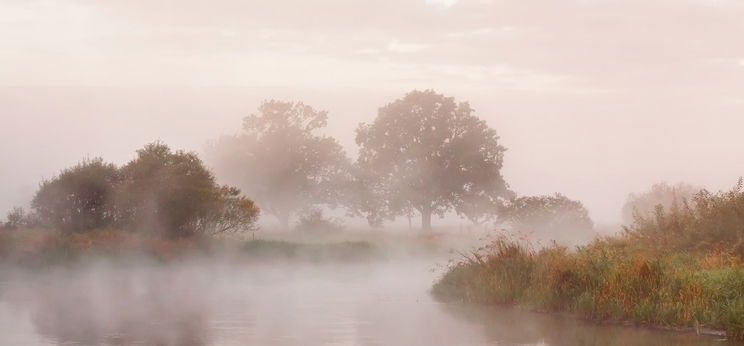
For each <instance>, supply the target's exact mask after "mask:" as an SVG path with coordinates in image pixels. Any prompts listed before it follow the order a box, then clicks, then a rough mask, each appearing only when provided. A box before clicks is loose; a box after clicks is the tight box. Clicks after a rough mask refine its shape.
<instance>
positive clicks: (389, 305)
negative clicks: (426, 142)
mask: <svg viewBox="0 0 744 346" xmlns="http://www.w3.org/2000/svg"><path fill="white" fill-rule="evenodd" d="M435 263H439V264H442V263H444V257H441V256H440V257H439V258H432V257H425V258H414V257H408V258H401V257H398V258H396V259H395V260H388V259H379V260H371V261H364V262H359V261H354V262H351V263H288V262H284V261H261V262H256V263H248V264H245V263H243V264H236V263H234V262H229V261H224V260H217V259H211V260H208V261H204V260H203V259H201V260H199V261H184V262H180V263H172V264H162V265H152V264H149V265H147V264H142V263H130V264H113V263H110V262H108V263H107V262H100V263H97V264H92V265H88V266H83V267H76V268H57V269H52V270H49V271H43V272H25V271H16V270H7V271H4V272H3V276H2V277H3V279H2V282H0V321H1V322H2V326H3V330H2V331H3V332H2V333H1V334H0V344H2V345H272V346H274V345H442V346H444V345H516V344H519V345H581V344H588V345H599V344H602V345H659V344H684V345H709V344H720V342H718V341H716V339H715V338H711V337H699V336H695V335H691V334H673V333H665V332H657V331H651V330H637V329H633V328H627V327H618V326H598V325H594V324H591V323H587V322H583V321H579V320H576V319H574V318H573V317H564V316H560V315H545V314H540V313H535V312H528V311H525V310H520V309H516V308H503V307H501V308H497V307H489V306H486V307H476V306H468V305H447V304H442V303H438V302H436V301H434V300H433V299H432V297H431V296H430V294H429V289H430V287H431V284H432V282H433V281H434V280H435V279H436V278H437V277H438V276H439V275H440V274H441V270H442V268H441V267H439V266H437V265H435Z"/></svg>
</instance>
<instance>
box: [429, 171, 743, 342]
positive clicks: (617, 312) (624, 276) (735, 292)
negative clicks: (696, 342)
mask: <svg viewBox="0 0 744 346" xmlns="http://www.w3.org/2000/svg"><path fill="white" fill-rule="evenodd" d="M741 190H742V183H741V181H740V182H739V184H737V186H736V187H735V188H734V189H733V190H731V191H728V192H719V193H716V194H712V193H709V192H706V191H702V192H701V193H699V194H698V195H697V196H696V197H695V198H694V200H693V201H689V202H688V201H681V203H679V204H677V205H675V206H673V207H672V208H671V210H669V211H665V210H663V209H662V208H657V210H656V214H655V215H654V216H652V217H649V218H642V217H638V218H637V219H636V222H635V223H634V224H633V225H631V226H630V227H628V228H626V229H625V231H624V232H623V234H621V235H619V236H615V237H605V238H598V239H595V240H594V241H592V242H591V243H589V244H587V245H584V246H580V247H578V248H576V249H575V250H569V249H567V248H565V247H559V246H557V245H553V246H549V247H545V248H542V249H537V250H536V249H533V248H532V247H530V246H529V245H526V244H524V243H520V242H518V241H510V240H508V239H505V238H501V239H498V240H497V241H495V242H494V243H492V244H491V245H490V246H488V247H486V248H483V249H481V250H479V251H478V252H476V253H474V254H472V255H469V256H467V257H466V258H465V259H464V260H462V261H460V262H458V263H456V264H455V265H453V266H452V267H451V268H450V269H449V271H448V272H446V273H445V274H444V276H443V277H442V278H441V279H440V280H439V281H438V282H437V283H436V284H435V285H434V287H433V289H432V293H433V294H434V295H435V296H436V297H438V298H439V299H442V300H454V301H462V302H470V303H496V304H518V305H522V306H527V307H530V308H533V309H539V310H548V311H569V312H573V313H577V314H579V315H580V316H582V317H586V318H591V319H596V320H613V321H632V322H634V323H636V324H639V325H652V326H665V327H672V328H695V329H698V330H699V329H700V328H711V329H722V330H725V331H726V334H727V335H728V337H729V338H730V339H733V340H744V295H743V293H744V264H743V262H742V255H743V254H744V253H743V252H742V249H744V245H742V239H743V235H744V193H742V191H741Z"/></svg>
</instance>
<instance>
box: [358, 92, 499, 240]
mask: <svg viewBox="0 0 744 346" xmlns="http://www.w3.org/2000/svg"><path fill="white" fill-rule="evenodd" d="M356 142H357V144H358V145H359V147H360V150H359V158H358V161H357V165H356V172H358V174H357V183H358V184H359V185H358V186H360V187H363V188H364V189H365V191H366V192H367V193H366V197H365V198H363V199H362V201H361V203H358V208H359V209H361V210H362V212H364V213H365V214H367V216H368V218H369V219H370V220H375V221H379V220H380V219H381V218H384V217H388V218H390V217H395V216H400V215H410V214H411V212H413V211H417V212H418V213H420V215H421V227H422V229H430V228H431V216H432V214H437V215H443V214H444V213H445V212H447V211H451V210H453V211H455V212H456V213H458V214H459V215H462V216H465V217H467V218H469V219H471V220H473V221H476V222H478V221H481V220H483V219H484V218H485V217H487V216H489V215H490V214H492V213H493V212H494V211H495V210H497V205H498V203H499V201H500V200H501V199H502V198H509V197H511V196H512V192H511V191H509V189H508V186H507V184H506V183H505V182H504V179H503V177H502V176H501V172H500V171H501V167H502V163H503V157H504V152H505V151H506V148H504V147H503V146H501V145H499V137H498V136H497V134H496V131H495V130H494V129H492V128H490V127H488V125H487V124H486V122H485V121H483V120H481V119H479V118H478V117H476V116H475V115H473V109H472V108H470V105H469V104H468V103H467V102H460V103H457V102H455V100H454V99H453V98H452V97H445V96H444V95H442V94H438V93H436V92H434V91H432V90H425V91H417V90H415V91H412V92H410V93H408V94H406V95H405V96H404V97H403V98H401V99H398V100H395V101H394V102H392V103H390V104H388V105H386V106H384V107H382V108H380V109H379V113H378V115H377V118H376V119H375V120H374V122H372V123H371V124H361V125H360V126H359V128H358V129H357V135H356Z"/></svg>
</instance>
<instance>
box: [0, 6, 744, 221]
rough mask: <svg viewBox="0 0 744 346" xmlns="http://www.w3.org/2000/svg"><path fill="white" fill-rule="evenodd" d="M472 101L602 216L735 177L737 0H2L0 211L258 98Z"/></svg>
mask: <svg viewBox="0 0 744 346" xmlns="http://www.w3.org/2000/svg"><path fill="white" fill-rule="evenodd" d="M413 88H418V89H424V88H434V89H436V90H437V91H440V92H443V93H445V94H448V95H452V96H455V97H456V98H458V99H459V100H469V101H470V102H471V105H472V106H473V108H475V109H476V113H477V114H478V115H479V116H480V117H482V118H484V119H486V120H487V121H488V122H489V124H490V125H491V126H493V127H495V128H496V129H497V130H498V131H499V133H500V134H501V136H502V142H503V144H504V145H505V146H506V147H508V148H509V151H508V152H507V156H506V161H505V168H504V174H505V177H506V179H507V181H508V182H509V183H510V184H511V186H512V188H513V189H514V190H516V191H517V192H518V193H521V194H538V193H540V194H542V193H552V192H555V191H560V192H563V193H565V194H567V195H568V196H569V197H572V198H577V199H580V200H582V201H584V203H585V204H586V205H587V206H588V207H589V209H590V212H591V215H592V216H593V217H594V218H595V219H596V220H598V221H600V222H614V221H617V220H618V219H619V214H620V206H621V204H622V201H623V200H624V198H625V196H626V194H627V193H628V192H632V191H637V190H639V189H643V188H646V187H647V186H649V185H650V184H652V183H654V182H657V181H660V180H668V181H670V182H676V181H679V180H684V181H688V182H690V183H693V184H699V185H704V186H707V187H710V188H712V189H719V188H726V187H729V186H731V185H733V184H734V183H735V181H736V179H737V177H739V176H740V175H744V141H743V140H742V138H741V137H742V134H744V1H743V0H728V1H727V0H717V1H716V0H689V1H684V0H674V1H672V0H670V1H662V0H643V1H610V0H582V1H578V0H577V1H535V0H514V1H495V0H494V1H489V0H459V1H458V0H399V1H358V0H314V1H307V0H288V1H278V0H273V1H246V0H213V1H195V0H180V1H156V0H107V1H94V0H78V1H72V0H58V1H53V0H47V1H35V0H0V119H2V123H0V177H2V180H1V181H0V215H2V214H4V213H5V211H7V210H8V209H9V208H10V207H11V206H12V205H14V204H22V203H25V202H27V201H28V199H29V197H30V194H31V193H33V191H34V189H35V188H36V186H37V184H38V181H39V180H40V179H41V178H43V177H50V176H52V175H53V174H54V173H55V172H56V171H58V170H59V169H60V168H63V167H64V166H67V165H70V164H73V163H75V162H76V161H78V160H79V159H80V158H82V157H85V156H98V155H101V156H104V157H105V158H108V159H110V160H113V161H116V162H118V163H123V162H125V161H126V160H127V159H129V158H131V156H132V153H133V151H134V149H136V148H138V147H140V146H142V145H143V144H144V143H146V142H149V141H152V140H155V139H162V140H164V141H165V142H167V143H169V144H172V145H173V146H176V147H180V148H185V149H190V150H197V151H200V150H202V149H203V146H204V143H205V142H206V141H207V140H209V139H213V138H214V137H216V136H217V135H219V134H220V133H230V132H235V131H237V130H238V128H239V126H240V119H241V117H242V116H245V115H247V114H249V113H250V112H251V111H252V110H254V109H255V108H256V107H257V106H258V103H259V102H260V101H261V100H262V99H265V98H280V99H294V100H303V101H305V102H306V103H309V104H312V105H314V106H316V107H317V108H322V109H326V110H328V111H329V112H330V121H329V122H330V126H329V133H330V134H332V135H334V136H336V137H338V138H339V140H341V142H342V143H343V144H344V145H345V146H346V147H347V149H348V151H349V152H350V154H354V153H355V152H356V148H355V146H354V143H353V135H354V134H353V130H354V128H355V127H356V126H357V124H358V123H359V122H361V121H371V120H372V119H373V118H374V116H375V113H376V109H377V108H378V107H379V106H382V105H384V104H385V103H386V102H389V101H392V100H393V99H395V98H397V97H400V96H402V95H403V94H404V93H405V92H406V91H409V90H410V89H413Z"/></svg>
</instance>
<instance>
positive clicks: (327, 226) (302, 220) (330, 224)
mask: <svg viewBox="0 0 744 346" xmlns="http://www.w3.org/2000/svg"><path fill="white" fill-rule="evenodd" d="M343 228H344V224H343V222H342V221H341V220H338V219H335V218H330V217H326V216H324V215H323V210H322V209H320V208H310V209H308V210H304V211H303V212H302V213H301V214H300V217H299V219H298V220H297V225H296V226H295V229H296V230H298V231H304V232H315V233H332V232H338V231H341V230H343Z"/></svg>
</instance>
